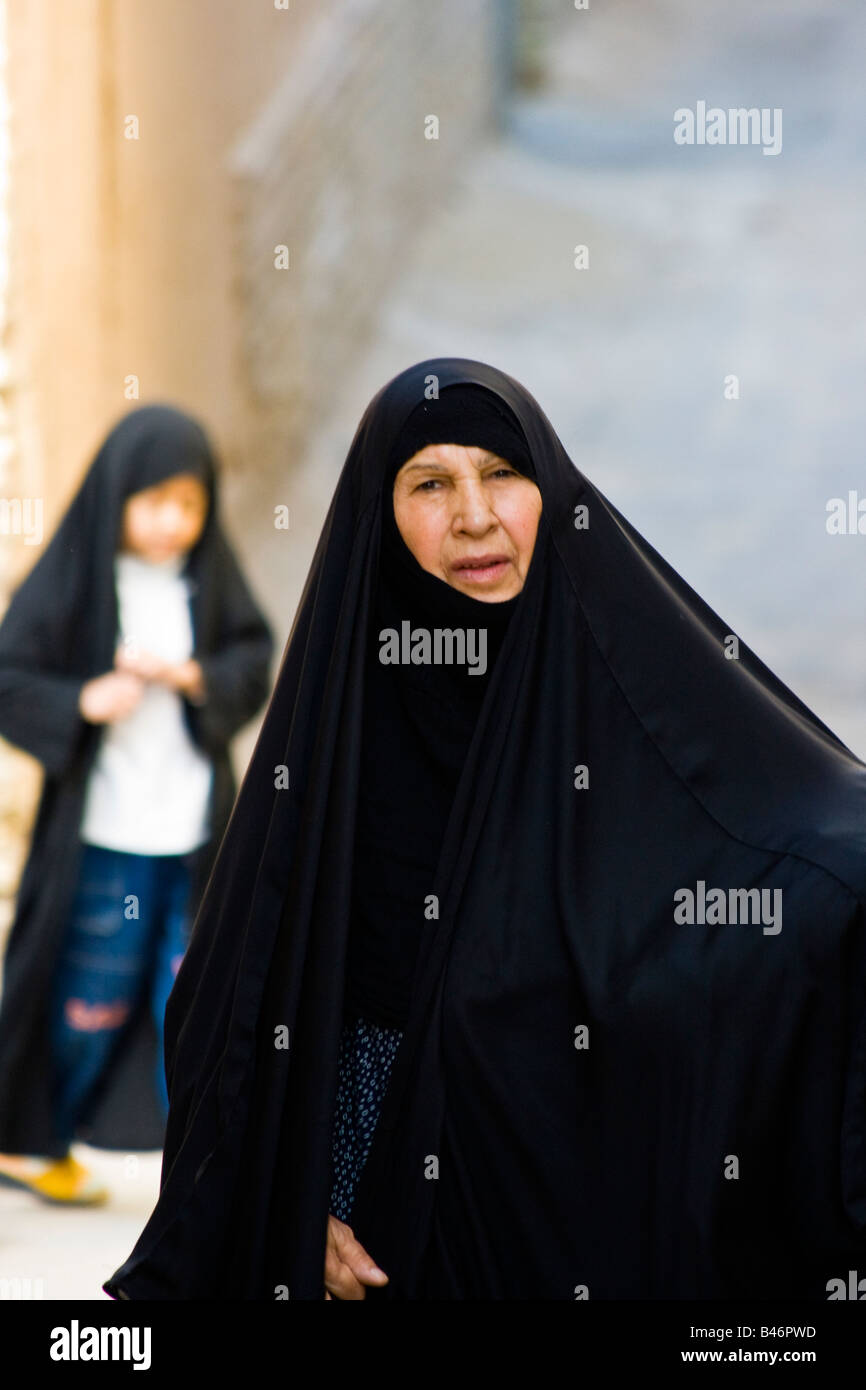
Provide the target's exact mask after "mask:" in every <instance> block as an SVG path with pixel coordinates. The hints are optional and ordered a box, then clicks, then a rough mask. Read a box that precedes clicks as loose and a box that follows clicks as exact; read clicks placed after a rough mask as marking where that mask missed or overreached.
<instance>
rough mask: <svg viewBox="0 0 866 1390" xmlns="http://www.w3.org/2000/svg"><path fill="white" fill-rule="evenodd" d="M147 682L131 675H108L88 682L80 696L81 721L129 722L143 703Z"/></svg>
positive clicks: (124, 672)
mask: <svg viewBox="0 0 866 1390" xmlns="http://www.w3.org/2000/svg"><path fill="white" fill-rule="evenodd" d="M143 690H144V682H143V681H142V680H141V679H140V678H139V677H138V676H133V675H132V674H131V673H130V672H128V671H108V672H106V674H105V675H104V676H94V678H93V680H90V681H85V682H84V685H83V686H82V687H81V690H80V692H79V695H78V708H79V710H80V712H81V717H82V718H83V719H86V720H87V722H88V724H113V723H114V721H115V720H116V719H125V718H126V716H127V715H128V714H131V713H132V711H133V710H134V709H135V707H136V705H137V704H138V702H139V700H140V699H141V693H142V691H143Z"/></svg>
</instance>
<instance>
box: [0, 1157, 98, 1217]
mask: <svg viewBox="0 0 866 1390" xmlns="http://www.w3.org/2000/svg"><path fill="white" fill-rule="evenodd" d="M0 1183H2V1184H3V1186H4V1187H18V1188H23V1189H24V1190H25V1191H27V1192H32V1193H33V1195H34V1196H35V1197H40V1198H41V1199H42V1201H43V1202H52V1203H54V1204H56V1205H60V1206H64V1207H69V1206H73V1207H96V1206H101V1205H102V1204H103V1202H107V1201H108V1198H109V1195H110V1194H109V1191H108V1188H107V1187H104V1186H103V1184H102V1183H101V1182H99V1181H98V1179H96V1178H94V1177H93V1175H92V1173H91V1172H90V1171H89V1170H88V1169H87V1168H85V1167H84V1165H83V1164H82V1163H79V1162H78V1160H77V1159H76V1158H73V1157H72V1155H71V1154H67V1155H66V1157H65V1158H58V1159H57V1160H56V1161H55V1162H54V1163H52V1164H50V1166H49V1167H48V1168H46V1169H45V1171H44V1173H41V1174H40V1175H39V1176H38V1177H25V1176H13V1175H12V1174H11V1173H10V1172H8V1171H4V1169H3V1167H2V1165H0Z"/></svg>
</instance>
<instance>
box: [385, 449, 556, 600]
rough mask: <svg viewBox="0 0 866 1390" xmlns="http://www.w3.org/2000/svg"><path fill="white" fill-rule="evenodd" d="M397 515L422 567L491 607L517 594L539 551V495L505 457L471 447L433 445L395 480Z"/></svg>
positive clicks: (420, 454) (424, 450) (415, 458)
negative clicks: (534, 552)
mask: <svg viewBox="0 0 866 1390" xmlns="http://www.w3.org/2000/svg"><path fill="white" fill-rule="evenodd" d="M393 497H394V517H395V520H396V522H397V527H398V529H399V531H400V535H401V536H402V537H403V540H404V541H405V542H406V544H407V546H408V547H409V549H410V550H411V552H412V554H413V555H414V556H415V559H416V560H417V561H418V563H419V565H421V567H422V568H423V569H425V570H427V571H428V573H430V574H435V575H436V577H437V579H444V580H445V582H446V583H447V584H450V585H451V586H452V587H453V588H455V589H459V590H460V592H461V593H464V594H469V595H471V597H472V598H479V599H484V600H486V601H488V602H490V603H497V602H502V601H504V600H505V599H509V598H513V597H514V595H515V594H519V593H520V590H521V589H522V588H523V585H524V583H525V581H526V575H527V571H528V570H529V562H530V560H531V559H532V551H533V549H534V547H535V537H536V534H537V531H538V518H539V517H540V515H541V493H540V492H539V490H538V488H537V487H536V485H535V483H534V482H533V481H532V479H531V478H527V477H526V476H525V475H524V474H522V473H518V472H517V470H516V469H515V468H513V467H512V465H511V464H510V463H509V462H508V461H507V459H503V458H499V457H498V455H496V454H491V453H489V452H488V451H487V450H486V449H481V448H478V447H477V446H475V445H466V444H428V445H427V446H426V447H425V448H423V449H419V451H418V453H417V454H413V455H412V457H411V458H410V459H407V461H406V463H404V464H403V467H402V468H401V469H400V471H399V473H398V474H397V476H396V478H395V479H394V493H393Z"/></svg>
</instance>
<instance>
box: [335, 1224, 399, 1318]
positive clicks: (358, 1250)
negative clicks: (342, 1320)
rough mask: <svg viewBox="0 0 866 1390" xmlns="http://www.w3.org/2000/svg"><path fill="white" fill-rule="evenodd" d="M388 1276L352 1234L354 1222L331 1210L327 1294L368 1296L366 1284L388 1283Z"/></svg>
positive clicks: (344, 1296)
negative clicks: (339, 1219)
mask: <svg viewBox="0 0 866 1390" xmlns="http://www.w3.org/2000/svg"><path fill="white" fill-rule="evenodd" d="M387 1282H388V1276H387V1274H386V1273H385V1271H384V1270H383V1269H380V1268H379V1266H378V1265H377V1264H376V1262H375V1260H372V1259H371V1258H370V1256H369V1255H368V1254H367V1252H366V1250H365V1249H364V1247H363V1245H362V1244H361V1243H360V1241H357V1240H356V1239H355V1237H354V1235H353V1234H352V1228H351V1226H347V1225H346V1224H345V1222H343V1221H338V1220H337V1218H336V1216H331V1214H330V1213H328V1240H327V1245H326V1248H325V1298H337V1299H343V1298H345V1299H351V1298H366V1296H367V1294H366V1290H365V1288H364V1285H365V1284H387Z"/></svg>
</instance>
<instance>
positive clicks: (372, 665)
mask: <svg viewBox="0 0 866 1390" xmlns="http://www.w3.org/2000/svg"><path fill="white" fill-rule="evenodd" d="M445 443H451V444H467V445H477V446H479V447H481V448H485V449H488V450H490V452H491V453H495V454H497V455H498V457H499V458H503V459H507V460H508V461H509V462H510V463H512V464H513V465H514V466H515V468H517V469H518V471H519V472H522V473H524V474H526V475H527V476H531V472H532V464H531V461H530V459H529V456H528V452H527V448H526V442H525V440H524V439H523V435H522V432H521V430H520V426H519V425H518V424H517V422H516V421H515V420H514V418H513V416H511V414H510V412H508V411H507V410H505V409H504V408H503V407H502V406H501V405H500V404H499V402H498V401H497V398H496V397H495V396H494V395H492V394H491V393H490V392H489V391H487V390H485V389H483V388H482V387H480V386H471V385H467V386H451V387H448V388H446V389H445V390H444V391H443V392H442V394H441V396H439V397H438V398H436V399H434V400H432V401H422V402H420V403H419V404H418V405H417V406H416V407H415V409H414V410H413V412H412V414H411V415H410V416H409V419H408V420H407V422H406V425H405V426H404V428H403V429H402V430H401V432H400V436H399V439H398V441H397V443H396V445H395V446H394V449H393V450H392V452H391V457H390V460H389V466H388V471H387V474H386V477H385V482H384V486H383V488H382V518H381V526H382V543H381V549H380V555H379V570H378V582H377V589H376V597H375V600H374V604H373V622H372V624H371V627H370V632H369V643H368V652H367V669H366V677H365V690H364V731H363V740H362V745H363V746H362V754H361V776H360V782H359V787H358V810H357V820H356V825H357V833H356V840H355V861H354V862H355V871H354V881H353V908H352V929H351V933H350V940H349V957H348V968H347V982H346V1002H345V1008H346V1012H347V1014H355V1015H360V1016H362V1017H364V1018H368V1019H372V1020H373V1021H374V1022H376V1023H380V1024H383V1025H385V1026H386V1027H401V1026H402V1025H403V1024H404V1023H405V1020H406V1018H407V1017H408V1012H409V1001H410V997H411V986H412V976H413V972H414V968H415V962H416V959H417V953H418V945H419V941H420V936H421V932H422V930H423V926H424V920H425V919H424V915H423V910H422V908H423V904H424V900H425V895H426V894H427V893H429V892H430V885H431V883H432V880H433V875H434V872H435V869H436V861H437V859H438V857H439V850H440V846H441V842H442V836H443V834H444V831H445V826H446V823H447V819H448V812H449V810H450V808H451V803H452V801H453V799H454V793H455V791H456V789H457V782H458V779H459V775H460V769H461V767H462V766H463V762H464V759H465V757H466V750H467V748H468V746H469V741H470V739H471V737H472V732H473V729H474V727H475V721H476V719H477V717H478V711H479V709H480V708H481V704H482V701H483V699H484V694H485V691H486V688H487V683H488V681H489V680H490V677H491V674H492V671H493V669H494V666H495V664H496V658H497V656H498V653H499V648H500V646H501V644H502V640H503V638H504V636H505V633H506V631H507V628H508V623H509V620H510V618H511V615H512V613H513V611H514V608H515V606H516V604H517V603H518V601H519V598H520V595H519V594H517V595H515V596H514V597H513V598H511V599H506V600H504V601H499V602H488V601H485V600H483V599H478V598H474V597H473V596H472V595H470V594H464V593H462V592H461V591H460V590H459V589H455V588H453V587H452V586H451V585H449V584H448V583H447V582H446V581H445V580H444V579H440V578H438V577H437V576H436V575H433V574H430V573H429V572H428V571H427V570H425V569H424V568H423V567H422V566H421V565H420V564H419V563H418V561H417V560H416V558H415V556H414V555H413V554H412V552H411V550H410V549H409V547H408V546H407V545H406V542H405V541H404V540H403V537H402V536H401V534H400V531H399V528H398V526H397V523H396V520H395V517H394V506H393V500H392V488H393V484H394V478H395V476H396V474H397V471H398V470H399V468H400V467H401V466H402V465H403V463H405V462H406V461H407V460H408V459H410V458H411V457H412V456H413V455H414V454H416V453H417V452H418V451H419V450H420V449H423V448H424V446H425V445H427V444H445ZM404 621H408V622H409V623H410V626H411V630H413V631H415V630H418V629H425V630H427V631H433V630H435V629H436V628H446V629H451V630H455V629H461V630H463V631H466V630H467V629H469V630H473V631H476V632H477V631H479V630H483V632H484V634H485V656H486V661H485V669H484V670H483V671H481V670H480V669H479V670H478V671H475V672H474V673H473V674H471V675H470V673H469V667H468V666H467V665H463V664H447V663H443V664H440V665H434V664H430V663H427V664H419V665H407V664H403V663H401V664H393V665H388V664H383V663H382V661H381V660H380V659H379V657H380V647H381V642H380V634H381V633H382V632H383V631H385V630H391V631H396V632H400V631H401V624H402V623H403V622H404ZM420 787H423V788H424V795H423V796H420V797H419V796H418V794H417V793H418V789H419V788H420Z"/></svg>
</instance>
